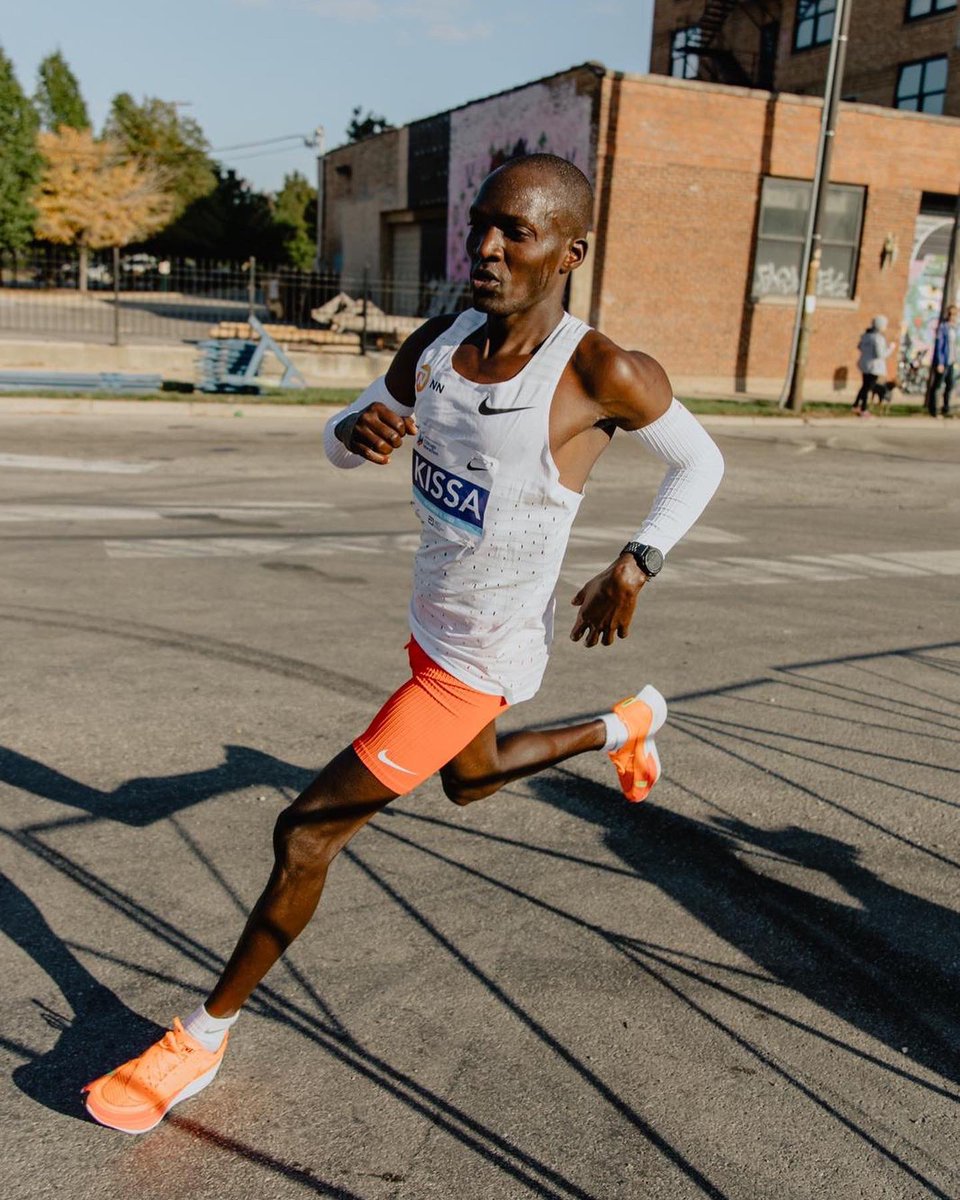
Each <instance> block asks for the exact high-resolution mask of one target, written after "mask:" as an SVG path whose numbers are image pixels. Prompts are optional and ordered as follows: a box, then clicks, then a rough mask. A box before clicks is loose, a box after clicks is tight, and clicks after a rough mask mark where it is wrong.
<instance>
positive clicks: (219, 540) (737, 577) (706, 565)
mask: <svg viewBox="0 0 960 1200" xmlns="http://www.w3.org/2000/svg"><path fill="white" fill-rule="evenodd" d="M419 540H420V539H419V535H418V534H416V533H399V534H372V535H370V536H368V537H359V538H331V537H322V536H319V535H317V536H314V535H310V536H307V537H297V538H292V537H284V536H283V534H280V535H279V536H277V537H274V538H263V537H252V536H241V537H193V538H178V537H170V538H113V539H109V540H107V541H105V542H104V543H103V545H104V549H105V551H106V553H107V555H108V557H110V558H259V557H270V556H273V555H277V554H284V555H288V556H294V557H298V558H299V557H328V556H330V555H334V554H336V555H345V554H358V555H370V554H382V553H384V552H385V551H392V552H397V551H400V552H402V553H413V551H414V550H415V549H416V547H417V545H418V544H419ZM894 559H895V560H896V562H897V570H896V571H892V570H891V569H890V563H891V561H892V560H894ZM609 565H610V564H609V561H597V562H586V563H570V564H568V565H567V566H565V567H564V569H563V578H564V580H566V581H567V582H570V583H576V584H577V585H579V584H582V583H583V582H584V581H585V580H586V579H588V578H590V576H591V575H596V574H598V573H599V572H600V571H603V570H605V569H606V568H607V567H608V566H609ZM894 575H896V576H898V577H909V576H913V577H922V576H930V575H941V576H953V575H960V550H911V551H897V552H892V551H889V550H887V551H885V552H884V553H882V554H861V553H851V554H829V555H812V554H794V555H790V556H788V557H786V558H748V557H746V556H742V555H735V556H727V557H722V558H683V559H678V560H677V561H675V562H670V563H669V564H668V567H667V569H665V570H664V572H663V574H662V575H661V576H659V577H658V579H657V581H656V584H655V585H654V586H655V587H656V588H657V589H658V590H659V589H660V588H662V587H668V588H671V587H675V586H683V587H721V586H754V585H757V584H762V585H766V584H774V583H792V582H796V581H804V582H817V583H843V582H848V581H850V580H854V579H869V578H875V577H880V576H882V577H886V578H890V577H892V576H894Z"/></svg>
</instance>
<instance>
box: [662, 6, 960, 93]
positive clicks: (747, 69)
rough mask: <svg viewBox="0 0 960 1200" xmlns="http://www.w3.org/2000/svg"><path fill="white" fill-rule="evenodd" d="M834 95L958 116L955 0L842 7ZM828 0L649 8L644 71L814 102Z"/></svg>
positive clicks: (823, 65) (820, 81) (819, 89)
mask: <svg viewBox="0 0 960 1200" xmlns="http://www.w3.org/2000/svg"><path fill="white" fill-rule="evenodd" d="M851 3H852V7H851V9H850V37H849V41H848V45H847V61H846V69H845V71H844V78H843V97H844V99H846V100H858V101H861V102H862V103H865V104H882V105H885V106H886V107H889V108H900V109H905V110H907V111H911V112H927V113H933V114H937V115H946V116H954V117H960V17H958V13H957V0H851ZM836 6H837V5H836V0H656V8H655V10H654V17H653V41H652V46H651V52H650V69H651V71H654V72H655V73H656V74H659V75H672V76H673V77H674V78H678V79H702V80H707V81H711V82H716V83H732V84H737V85H741V86H744V87H759V88H764V89H767V90H770V91H778V92H797V93H800V94H806V95H817V96H820V95H822V94H823V86H824V79H825V77H826V71H827V57H828V54H829V50H830V38H831V36H832V33H833V22H834V15H835V12H836Z"/></svg>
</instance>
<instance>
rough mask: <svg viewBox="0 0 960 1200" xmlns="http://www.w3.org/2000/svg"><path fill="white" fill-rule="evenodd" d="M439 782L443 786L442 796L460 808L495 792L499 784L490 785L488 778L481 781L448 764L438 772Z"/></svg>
mask: <svg viewBox="0 0 960 1200" xmlns="http://www.w3.org/2000/svg"><path fill="white" fill-rule="evenodd" d="M440 782H441V783H442V784H443V794H444V795H445V796H446V797H447V799H448V800H452V801H453V803H454V804H458V805H460V806H461V808H462V807H463V806H464V805H467V804H472V803H473V802H474V800H482V799H483V798H484V796H489V795H490V794H491V792H495V791H497V789H498V788H499V786H500V784H499V783H496V784H491V782H490V777H489V776H486V777H485V778H483V779H481V778H478V777H476V776H471V775H468V774H466V773H465V772H464V771H463V770H462V769H461V768H458V767H456V766H454V764H453V763H448V764H447V766H445V767H444V768H443V770H442V771H441V772H440Z"/></svg>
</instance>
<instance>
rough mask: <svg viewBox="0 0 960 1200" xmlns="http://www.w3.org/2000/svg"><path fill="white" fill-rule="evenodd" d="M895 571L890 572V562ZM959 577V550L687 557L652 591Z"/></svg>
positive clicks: (572, 573) (592, 567)
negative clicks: (736, 585) (784, 556)
mask: <svg viewBox="0 0 960 1200" xmlns="http://www.w3.org/2000/svg"><path fill="white" fill-rule="evenodd" d="M893 561H895V562H896V568H895V569H892V568H891V562H893ZM609 565H610V564H609V563H608V562H592V563H575V564H570V565H568V566H565V567H564V569H563V578H564V579H565V580H567V581H568V582H570V583H575V584H577V585H580V584H583V583H584V581H585V580H586V579H588V578H590V576H592V575H596V574H599V572H600V571H603V570H604V569H605V568H606V567H608V566H609ZM893 575H897V576H911V575H912V576H914V577H916V576H923V575H960V550H910V551H888V552H885V553H883V554H826V555H813V554H793V555H790V556H789V557H787V558H746V557H742V556H740V555H737V556H735V557H729V558H683V559H677V560H676V561H671V562H668V563H667V566H666V567H665V568H664V571H663V574H662V575H660V576H659V577H658V578H657V580H656V582H655V583H654V584H652V585H651V586H653V587H656V588H658V589H659V588H662V587H675V586H682V587H722V586H725V585H728V584H739V585H746V586H751V587H752V586H754V585H758V584H771V583H792V582H796V581H798V580H803V581H811V582H812V581H817V582H821V583H836V582H840V581H847V580H851V579H869V578H873V577H877V576H883V577H886V578H889V577H890V576H893Z"/></svg>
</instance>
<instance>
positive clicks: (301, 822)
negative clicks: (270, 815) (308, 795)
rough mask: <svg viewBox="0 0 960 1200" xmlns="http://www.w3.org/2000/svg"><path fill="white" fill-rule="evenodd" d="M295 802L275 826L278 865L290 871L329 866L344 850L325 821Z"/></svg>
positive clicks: (275, 852) (284, 811)
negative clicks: (319, 819) (316, 817)
mask: <svg viewBox="0 0 960 1200" xmlns="http://www.w3.org/2000/svg"><path fill="white" fill-rule="evenodd" d="M311 817H312V814H311V813H309V812H305V811H304V810H303V809H302V808H298V807H297V805H295V804H291V805H290V807H289V808H285V809H284V810H283V812H282V813H281V814H280V816H279V817H277V822H276V824H275V825H274V827H273V852H274V857H275V858H276V861H277V864H278V866H280V867H283V868H284V870H287V871H294V872H296V871H307V872H310V871H315V870H317V868H320V867H326V866H329V864H330V863H331V862H332V860H333V859H334V858H335V856H336V854H337V851H338V850H339V849H340V845H341V844H342V843H339V844H338V842H337V841H335V839H334V838H333V837H332V836H331V831H330V830H329V828H328V827H327V826H326V824H325V823H323V822H318V821H317V820H316V819H315V816H314V818H313V819H311Z"/></svg>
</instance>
